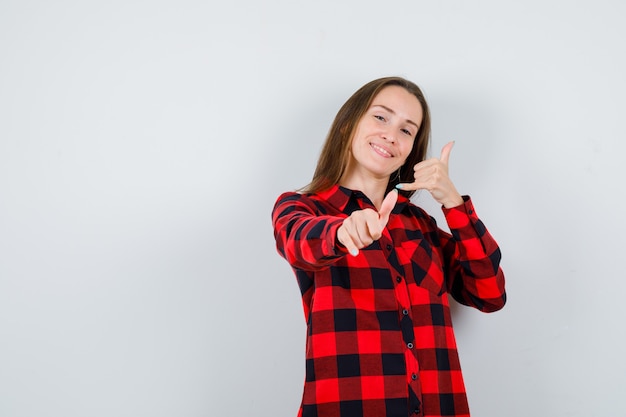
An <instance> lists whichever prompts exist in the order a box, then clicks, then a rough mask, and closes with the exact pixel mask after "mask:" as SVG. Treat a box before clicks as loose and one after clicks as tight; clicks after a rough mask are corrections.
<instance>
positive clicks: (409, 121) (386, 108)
mask: <svg viewBox="0 0 626 417" xmlns="http://www.w3.org/2000/svg"><path fill="white" fill-rule="evenodd" d="M372 107H382V108H383V109H385V110H387V111H388V112H389V113H391V114H396V112H395V111H393V110H392V109H390V108H389V107H387V106H385V105H384V104H372ZM406 122H407V123H410V124H412V125H413V126H415V127H416V128H418V129H419V128H420V127H419V125H418V124H417V123H415V122H414V121H413V120H410V119H407V120H406Z"/></svg>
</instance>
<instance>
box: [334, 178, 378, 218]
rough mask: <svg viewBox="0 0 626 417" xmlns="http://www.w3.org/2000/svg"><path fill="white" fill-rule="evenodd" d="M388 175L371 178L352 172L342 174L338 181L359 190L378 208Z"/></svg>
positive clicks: (343, 185)
mask: <svg viewBox="0 0 626 417" xmlns="http://www.w3.org/2000/svg"><path fill="white" fill-rule="evenodd" d="M387 184H389V177H385V178H372V177H367V178H366V177H364V176H362V175H358V174H356V173H353V174H352V175H344V176H343V177H342V178H341V180H340V181H339V185H341V186H342V187H346V188H349V189H351V190H359V191H361V192H362V193H363V194H365V195H366V196H367V198H369V199H370V201H371V202H372V203H373V204H374V206H375V207H376V209H380V205H381V204H382V202H383V199H384V198H385V191H387Z"/></svg>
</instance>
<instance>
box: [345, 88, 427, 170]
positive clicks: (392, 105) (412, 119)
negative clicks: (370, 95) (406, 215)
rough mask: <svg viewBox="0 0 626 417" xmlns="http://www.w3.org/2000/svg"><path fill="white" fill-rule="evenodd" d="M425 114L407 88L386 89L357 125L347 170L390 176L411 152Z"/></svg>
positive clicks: (376, 98) (379, 94) (380, 93)
mask: <svg viewBox="0 0 626 417" xmlns="http://www.w3.org/2000/svg"><path fill="white" fill-rule="evenodd" d="M422 116H423V112H422V106H421V104H420V102H419V101H418V99H417V97H415V96H414V95H413V94H411V93H409V92H408V91H407V90H405V89H404V88H403V87H400V86H395V85H392V86H388V87H385V88H384V89H382V90H381V91H380V92H379V93H378V95H377V96H376V97H374V100H373V101H372V104H371V106H370V107H369V109H367V111H366V112H365V114H364V115H363V117H362V118H361V120H359V123H358V124H357V127H356V129H355V133H354V137H353V138H352V144H351V151H352V155H351V159H350V161H349V163H348V168H347V172H346V173H347V174H348V175H354V174H357V175H359V176H363V175H365V176H372V175H373V176H374V177H375V178H388V177H389V176H390V175H391V174H392V173H393V172H395V171H397V170H398V168H400V167H401V166H402V165H403V164H404V162H405V161H406V158H407V157H408V156H409V154H410V153H411V149H412V148H413V141H414V140H415V136H416V135H417V131H418V129H419V126H420V124H421V123H422Z"/></svg>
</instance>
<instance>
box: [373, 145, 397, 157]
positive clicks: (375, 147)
mask: <svg viewBox="0 0 626 417" xmlns="http://www.w3.org/2000/svg"><path fill="white" fill-rule="evenodd" d="M370 146H371V147H372V149H373V150H374V152H376V153H377V154H378V155H380V156H382V157H384V158H393V155H392V154H391V152H389V151H388V150H387V149H385V148H383V147H382V146H380V145H376V144H375V143H370Z"/></svg>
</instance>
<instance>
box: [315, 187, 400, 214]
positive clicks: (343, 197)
mask: <svg viewBox="0 0 626 417" xmlns="http://www.w3.org/2000/svg"><path fill="white" fill-rule="evenodd" d="M317 195H318V197H320V198H321V199H322V200H325V201H327V202H329V203H330V204H331V205H332V206H333V207H336V208H337V209H339V210H340V211H342V212H343V211H345V208H346V206H347V205H348V203H349V202H350V200H351V199H355V200H357V201H359V202H360V204H359V205H360V206H363V203H364V202H367V203H368V205H370V204H371V202H370V201H369V199H368V198H367V196H366V195H365V194H364V193H363V192H361V191H359V190H351V189H349V188H346V187H342V186H340V185H338V184H335V185H333V186H332V187H331V188H329V189H328V190H325V191H322V192H319V193H317ZM409 203H410V200H409V198H407V197H405V196H404V195H402V194H399V195H398V202H397V203H396V206H395V207H394V208H393V210H392V213H394V214H398V213H400V212H402V211H403V210H404V209H405V208H407V207H408V205H409Z"/></svg>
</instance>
